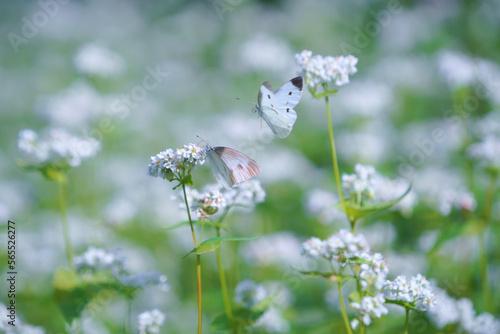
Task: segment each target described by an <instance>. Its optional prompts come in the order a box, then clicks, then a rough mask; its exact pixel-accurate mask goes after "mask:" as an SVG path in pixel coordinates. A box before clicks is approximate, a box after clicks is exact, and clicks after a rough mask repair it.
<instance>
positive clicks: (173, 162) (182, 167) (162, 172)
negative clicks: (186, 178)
mask: <svg viewBox="0 0 500 334" xmlns="http://www.w3.org/2000/svg"><path fill="white" fill-rule="evenodd" d="M205 159H206V153H205V150H203V149H202V148H201V147H200V146H199V145H198V144H188V145H184V146H182V147H179V148H178V149H176V150H173V149H171V148H168V149H166V150H165V151H163V152H160V153H158V154H157V155H155V156H152V157H151V163H150V164H149V165H148V175H150V176H156V177H161V178H169V177H170V176H169V175H171V174H172V173H174V174H178V173H181V172H182V173H190V172H191V171H192V170H194V169H195V168H196V166H197V165H203V164H204V163H205Z"/></svg>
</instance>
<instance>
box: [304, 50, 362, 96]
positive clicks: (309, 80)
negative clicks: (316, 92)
mask: <svg viewBox="0 0 500 334" xmlns="http://www.w3.org/2000/svg"><path fill="white" fill-rule="evenodd" d="M295 62H296V63H297V66H298V68H299V73H301V74H302V75H303V76H304V79H305V82H306V85H308V86H309V87H310V88H312V89H316V87H318V86H320V85H321V84H329V83H334V84H335V85H337V86H343V85H345V84H347V83H349V75H352V74H354V73H356V72H357V71H358V70H357V68H356V64H357V63H358V58H356V57H354V56H351V55H349V56H346V57H344V56H336V57H332V56H326V57H323V56H321V55H315V56H313V54H312V51H309V50H303V51H302V52H301V53H298V54H296V55H295Z"/></svg>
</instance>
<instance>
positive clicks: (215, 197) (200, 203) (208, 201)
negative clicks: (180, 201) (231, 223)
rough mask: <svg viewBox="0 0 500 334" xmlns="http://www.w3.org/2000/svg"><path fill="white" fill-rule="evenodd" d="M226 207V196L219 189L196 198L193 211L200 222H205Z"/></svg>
mask: <svg viewBox="0 0 500 334" xmlns="http://www.w3.org/2000/svg"><path fill="white" fill-rule="evenodd" d="M225 206H226V200H225V199H224V196H223V195H222V194H221V193H220V192H219V191H218V190H217V189H212V190H211V191H207V192H204V193H203V194H201V195H200V196H199V197H198V198H196V199H195V200H194V201H193V204H192V205H191V209H192V210H193V211H194V212H196V215H197V216H198V220H204V219H209V218H210V216H211V215H213V214H215V213H217V211H219V209H220V208H223V207H225Z"/></svg>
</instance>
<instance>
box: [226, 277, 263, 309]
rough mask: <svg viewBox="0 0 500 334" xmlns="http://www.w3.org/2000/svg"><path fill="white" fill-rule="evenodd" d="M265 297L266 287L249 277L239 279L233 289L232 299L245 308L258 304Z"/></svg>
mask: <svg viewBox="0 0 500 334" xmlns="http://www.w3.org/2000/svg"><path fill="white" fill-rule="evenodd" d="M266 297H267V290H266V288H265V287H264V286H263V285H261V284H257V283H255V282H254V281H252V280H249V279H246V280H243V281H241V282H240V283H238V285H237V286H236V288H235V289H234V301H235V302H237V303H239V304H243V307H245V308H251V307H252V306H255V305H257V304H259V303H260V302H261V301H263V300H264V299H265V298H266Z"/></svg>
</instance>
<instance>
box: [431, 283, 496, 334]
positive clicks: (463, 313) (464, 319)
mask: <svg viewBox="0 0 500 334" xmlns="http://www.w3.org/2000/svg"><path fill="white" fill-rule="evenodd" d="M434 290H435V292H436V300H437V303H436V305H435V306H434V307H431V308H430V309H429V310H428V311H427V315H428V316H429V317H430V319H431V320H432V321H433V322H434V324H435V325H436V327H437V328H439V329H441V328H443V327H445V326H447V325H450V324H457V325H458V326H459V328H460V329H462V330H463V331H464V332H466V333H471V334H489V333H500V320H498V319H496V318H495V317H494V316H493V315H492V314H490V313H487V312H484V313H481V314H479V315H477V316H476V311H475V310H474V306H473V305H472V301H471V300H470V299H468V298H461V299H459V300H455V299H453V298H451V297H450V296H449V295H448V294H447V293H446V292H445V291H444V290H442V289H440V288H437V287H434Z"/></svg>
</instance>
